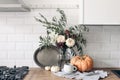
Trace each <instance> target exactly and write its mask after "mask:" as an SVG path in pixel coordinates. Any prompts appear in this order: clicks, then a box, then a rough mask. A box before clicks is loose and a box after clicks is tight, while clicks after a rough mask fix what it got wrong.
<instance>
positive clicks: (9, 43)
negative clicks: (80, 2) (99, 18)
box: [0, 9, 79, 67]
mask: <svg viewBox="0 0 120 80" xmlns="http://www.w3.org/2000/svg"><path fill="white" fill-rule="evenodd" d="M64 10H65V13H66V14H67V16H68V22H69V24H70V25H72V24H78V23H79V18H78V16H79V11H78V9H64ZM39 12H40V13H42V14H43V15H45V16H46V17H47V18H48V19H50V18H51V17H53V16H55V15H58V13H57V12H56V9H36V10H32V11H31V12H0V66H2V65H6V66H14V65H17V66H22V65H28V66H30V67H37V66H36V64H35V63H34V61H33V54H34V51H35V50H36V49H37V48H38V47H39V36H40V35H42V36H45V35H46V29H45V27H42V24H40V23H39V22H37V21H36V20H35V19H34V17H35V16H39V15H38V14H39Z"/></svg>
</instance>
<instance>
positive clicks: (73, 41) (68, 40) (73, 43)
mask: <svg viewBox="0 0 120 80" xmlns="http://www.w3.org/2000/svg"><path fill="white" fill-rule="evenodd" d="M66 45H67V46H68V47H73V46H74V45H75V40H74V39H72V38H68V39H67V40H66Z"/></svg>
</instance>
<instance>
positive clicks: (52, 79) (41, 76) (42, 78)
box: [24, 68, 120, 80]
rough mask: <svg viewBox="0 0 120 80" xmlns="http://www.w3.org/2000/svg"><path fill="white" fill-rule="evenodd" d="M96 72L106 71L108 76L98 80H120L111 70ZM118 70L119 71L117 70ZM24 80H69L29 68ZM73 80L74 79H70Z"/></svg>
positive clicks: (48, 72) (38, 69)
mask: <svg viewBox="0 0 120 80" xmlns="http://www.w3.org/2000/svg"><path fill="white" fill-rule="evenodd" d="M97 70H105V71H108V72H109V73H110V74H109V75H108V77H106V78H104V79H100V80H120V78H118V77H117V76H116V75H115V74H114V73H112V72H111V70H113V69H112V68H106V69H105V68H102V69H97ZM119 70H120V69H119ZM24 80H70V79H66V78H62V77H58V76H55V75H54V74H52V73H51V72H50V71H45V70H43V69H40V68H30V71H29V73H28V75H26V77H25V78H24ZM71 80H74V79H71Z"/></svg>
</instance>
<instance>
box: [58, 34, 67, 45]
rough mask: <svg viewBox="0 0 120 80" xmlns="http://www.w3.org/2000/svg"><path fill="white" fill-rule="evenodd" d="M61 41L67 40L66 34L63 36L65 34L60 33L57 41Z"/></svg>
mask: <svg viewBox="0 0 120 80" xmlns="http://www.w3.org/2000/svg"><path fill="white" fill-rule="evenodd" d="M60 42H62V43H63V42H65V36H63V35H58V37H57V43H60Z"/></svg>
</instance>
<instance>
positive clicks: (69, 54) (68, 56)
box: [65, 48, 75, 63]
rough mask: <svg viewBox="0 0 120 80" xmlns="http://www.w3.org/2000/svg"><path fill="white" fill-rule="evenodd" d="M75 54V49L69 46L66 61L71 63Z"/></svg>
mask: <svg viewBox="0 0 120 80" xmlns="http://www.w3.org/2000/svg"><path fill="white" fill-rule="evenodd" d="M73 56H75V51H74V50H73V49H72V48H67V49H66V51H65V62H66V63H69V62H70V59H71V58H72V57H73Z"/></svg>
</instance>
